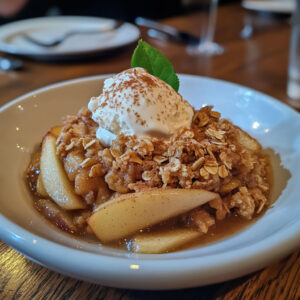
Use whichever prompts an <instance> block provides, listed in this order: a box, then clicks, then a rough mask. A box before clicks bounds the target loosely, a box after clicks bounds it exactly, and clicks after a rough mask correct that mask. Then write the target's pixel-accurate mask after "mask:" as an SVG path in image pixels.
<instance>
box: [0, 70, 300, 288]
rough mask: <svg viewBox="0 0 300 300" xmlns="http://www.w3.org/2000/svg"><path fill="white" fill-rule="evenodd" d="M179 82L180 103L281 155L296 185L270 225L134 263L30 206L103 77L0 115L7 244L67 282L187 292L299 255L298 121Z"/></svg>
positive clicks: (231, 94) (199, 84)
mask: <svg viewBox="0 0 300 300" xmlns="http://www.w3.org/2000/svg"><path fill="white" fill-rule="evenodd" d="M180 83H181V88H180V92H181V94H182V95H183V96H184V98H185V99H187V100H188V101H189V102H190V103H191V104H192V105H194V106H195V107H196V108H197V107H200V106H202V105H205V104H213V105H214V106H215V109H216V110H217V111H220V112H221V113H222V116H223V117H226V118H229V119H231V120H232V121H233V122H234V123H235V124H237V125H239V126H240V127H242V128H243V129H245V130H246V131H247V132H249V133H250V134H251V135H253V136H254V137H255V138H257V139H258V140H259V141H260V142H261V143H262V145H263V146H264V147H271V148H273V149H274V150H275V151H276V152H277V153H279V154H280V157H281V161H282V164H283V166H284V168H285V169H287V170H288V171H289V172H290V175H291V177H290V178H289V180H288V182H287V185H286V187H285V188H284V190H283V191H282V193H281V195H280V197H279V199H278V200H277V201H276V202H275V204H274V205H273V206H272V207H271V208H270V209H269V210H268V211H267V212H266V214H265V215H264V216H263V217H262V218H260V219H259V220H258V221H257V222H256V223H254V224H253V225H251V226H250V227H248V228H247V229H245V230H243V231H242V232H240V233H238V234H236V235H234V236H232V237H230V238H227V239H225V240H223V241H220V242H216V243H214V244H211V245H208V246H205V247H200V248H195V249H190V250H185V251H180V252H175V253H170V254H160V255H142V254H130V253H126V252H124V251H121V250H113V249H110V248H107V247H103V246H101V245H100V244H96V243H88V242H85V241H82V240H80V239H75V238H74V237H72V236H69V235H67V234H65V233H63V232H60V231H59V230H57V229H56V228H54V226H52V225H51V224H49V223H48V222H46V221H44V219H43V217H42V216H40V215H39V214H38V213H37V212H36V211H35V209H34V208H33V206H32V198H31V195H30V193H29V191H28V189H27V186H26V182H25V179H24V170H25V169H26V166H27V164H28V162H29V159H30V155H31V154H32V153H33V151H34V149H35V148H36V147H37V146H38V145H39V143H40V142H41V138H42V137H43V135H44V134H45V132H46V131H47V130H48V129H49V128H50V127H52V126H54V125H57V124H60V123H61V117H63V116H64V115H66V114H75V113H76V112H77V111H78V109H79V108H80V107H82V106H84V105H87V103H88V101H89V99H90V97H91V96H95V95H98V94H99V93H100V91H101V89H102V84H103V76H97V77H88V78H82V79H77V80H72V81H66V82H63V83H59V84H55V85H51V86H49V87H45V88H42V89H39V90H37V91H34V92H32V93H29V94H27V95H24V96H22V97H20V98H18V99H16V100H15V101H12V102H10V103H8V104H7V105H5V106H3V107H2V108H1V109H0V116H1V117H0V139H1V147H0V162H1V170H0V184H1V189H0V224H1V226H0V238H1V239H2V240H3V241H5V242H6V243H7V244H9V245H10V246H12V247H14V248H15V249H17V250H18V251H19V252H21V253H23V254H24V255H26V256H27V257H29V258H30V259H32V260H33V261H35V262H37V263H39V264H41V265H43V266H46V267H48V268H50V269H52V270H55V271H57V272H60V273H62V274H66V275H70V276H72V277H75V278H78V279H83V280H87V281H90V282H95V283H100V284H103V285H108V286H114V287H122V288H136V289H173V288H186V287H193V286H200V285H205V284H210V283H216V282H220V281H224V280H228V279H232V278H235V277H238V276H242V275H245V274H247V273H249V272H252V271H255V270H258V269H260V268H263V267H264V266H266V265H268V264H269V263H271V262H272V261H274V260H276V259H279V258H281V257H283V256H284V255H287V254H288V253H290V252H291V251H293V250H295V249H296V248H297V247H299V245H300V204H299V194H300V185H299V179H300V117H299V114H298V113H297V112H295V111H294V110H292V109H290V108H289V107H287V106H285V105H284V104H282V103H280V102H278V101H276V100H275V99H273V98H271V97H269V96H266V95H264V94H261V93H259V92H256V91H254V90H251V89H248V88H245V87H242V86H239V85H235V84H231V83H228V82H224V81H219V80H214V79H208V78H203V77H197V76H189V75H181V76H180ZM277 175H278V176H279V177H280V176H282V175H284V174H281V172H278V174H277ZM279 177H278V178H279Z"/></svg>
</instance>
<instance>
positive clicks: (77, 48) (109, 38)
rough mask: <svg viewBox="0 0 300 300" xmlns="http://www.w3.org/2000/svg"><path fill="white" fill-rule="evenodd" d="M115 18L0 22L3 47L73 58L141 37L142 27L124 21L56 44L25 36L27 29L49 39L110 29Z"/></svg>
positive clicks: (42, 57)
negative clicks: (2, 23) (47, 45)
mask: <svg viewBox="0 0 300 300" xmlns="http://www.w3.org/2000/svg"><path fill="white" fill-rule="evenodd" d="M115 22H116V20H113V19H106V18H98V17H80V16H56V17H42V18H33V19H26V20H21V21H16V22H11V23H7V24H5V25H2V26H0V51H3V52H6V53H10V54H17V55H23V56H28V57H31V58H34V59H39V60H56V59H60V60H61V59H70V58H73V59H74V58H82V57H85V56H90V55H96V54H98V55H100V54H104V53H109V51H112V50H116V49H118V48H121V47H125V46H127V45H130V44H133V43H135V42H136V41H137V40H138V38H139V36H140V31H139V29H138V28H137V27H136V26H135V25H132V24H130V23H124V24H123V25H122V26H121V27H119V28H117V29H116V30H114V31H112V32H103V33H96V34H95V33H89V34H76V35H72V36H70V37H68V38H67V39H66V40H65V41H64V42H63V43H61V44H59V45H57V46H54V47H41V46H38V45H35V44H33V43H31V42H29V41H27V40H26V39H24V37H22V33H26V34H27V35H30V36H32V37H33V38H36V39H39V40H41V41H44V42H47V41H52V40H55V39H57V38H59V37H61V36H62V35H64V33H66V32H69V31H73V30H80V31H84V30H87V31H90V30H97V29H99V30H101V29H108V28H111V27H113V25H114V24H115Z"/></svg>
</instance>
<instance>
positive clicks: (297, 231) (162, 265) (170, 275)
mask: <svg viewBox="0 0 300 300" xmlns="http://www.w3.org/2000/svg"><path fill="white" fill-rule="evenodd" d="M110 75H111V74H103V75H94V76H86V77H81V78H76V79H70V80H66V81H62V82H58V83H53V84H51V85H47V86H44V87H41V88H39V89H36V90H34V91H31V92H29V93H26V94H24V95H22V96H20V97H17V98H16V99H15V100H13V101H10V102H8V103H6V104H4V105H3V106H1V107H0V114H1V113H2V112H4V111H5V110H6V109H8V108H9V107H12V106H14V105H16V104H17V103H19V102H22V101H24V100H26V99H27V98H29V97H31V96H33V95H35V94H38V93H42V92H45V91H47V90H51V89H54V88H57V87H58V88H59V87H62V86H65V85H71V84H78V83H82V82H87V81H91V80H98V79H103V78H106V77H108V76H110ZM180 77H186V78H188V77H194V78H201V79H203V80H209V81H218V82H222V83H225V84H229V85H232V86H233V87H235V88H243V89H245V88H246V89H247V90H250V91H253V92H255V93H256V94H258V95H260V96H263V97H264V101H267V102H269V103H270V102H271V104H272V105H274V100H275V101H276V102H275V103H276V105H279V107H282V108H284V109H285V110H288V111H289V113H292V114H295V116H297V117H300V114H299V113H298V112H297V111H295V110H294V109H292V108H290V107H289V106H287V105H286V104H284V103H282V102H280V101H279V100H277V99H275V98H273V97H270V96H268V95H266V94H264V93H261V92H259V91H256V90H254V89H251V88H248V87H245V86H242V85H239V84H235V83H231V82H228V81H224V80H219V79H213V78H208V77H203V76H197V75H188V74H180ZM0 223H1V224H2V225H3V226H1V228H0V235H1V239H2V240H3V241H4V242H6V243H7V244H9V245H10V246H12V247H13V248H15V249H16V250H17V251H19V252H21V253H23V254H24V255H25V256H27V257H29V258H30V259H31V260H33V261H35V262H37V263H39V264H41V265H43V266H46V267H48V268H50V269H52V270H55V271H58V272H60V273H62V274H65V275H69V276H72V277H75V278H78V279H83V280H88V281H90V282H95V283H102V282H103V283H104V284H105V285H109V286H114V287H121V288H124V287H125V288H135V289H136V288H140V289H145V288H147V289H158V288H159V289H169V288H172V289H174V288H186V287H194V286H200V285H204V284H210V283H217V282H220V281H224V280H229V279H233V278H236V277H239V276H242V275H245V274H248V273H250V272H253V271H256V270H258V269H261V268H263V267H265V266H266V265H268V264H269V263H271V262H273V261H274V260H277V259H279V258H282V257H283V256H285V255H287V254H288V253H290V252H292V251H293V250H295V249H297V247H299V244H300V239H299V237H300V218H299V220H297V221H295V222H293V223H292V224H290V225H289V226H285V227H283V228H281V229H280V230H278V231H277V232H275V233H274V234H273V235H271V236H268V237H266V238H265V239H264V240H262V241H258V242H256V243H254V244H252V245H247V246H244V247H242V248H238V249H234V250H232V249H231V250H228V251H225V252H224V253H221V254H220V253H217V254H210V255H204V256H199V257H195V256H192V257H184V258H178V257H175V258H167V259H165V258H164V257H165V256H166V255H168V254H159V255H155V254H152V255H147V254H142V255H141V254H138V255H137V254H135V255H127V256H125V255H124V256H122V257H116V256H106V255H103V254H97V253H92V252H88V251H83V250H80V249H74V248H72V247H68V246H65V245H62V244H59V243H56V242H54V241H50V240H48V239H46V238H43V237H41V236H38V235H36V234H34V233H32V232H30V231H28V230H26V229H24V228H22V227H21V226H19V225H17V224H15V223H14V222H12V221H10V220H9V219H8V218H6V217H5V216H4V215H2V214H1V213H0ZM34 241H35V242H34ZM33 243H34V244H38V245H39V247H32V245H33ZM40 249H51V251H49V256H48V258H47V259H46V260H45V258H44V256H43V255H42V254H41V251H40ZM241 249H243V250H245V251H240V250H241ZM61 253H64V255H63V256H62V257H61ZM146 256H147V257H148V259H144V258H145V257H146ZM78 257H80V261H79V260H77V261H76V262H75V263H74V259H75V258H78ZM50 261H51V262H52V263H50ZM53 261H55V263H53ZM170 262H173V264H171V263H170ZM132 265H138V266H139V267H138V269H135V270H132V269H131V266H132ZM74 267H75V268H76V267H80V268H81V270H80V271H81V272H82V275H78V274H76V275H74V273H72V272H71V271H70V270H74ZM158 269H159V276H158V274H157V272H158ZM241 269H243V270H242V271H241ZM229 270H230V271H229ZM89 271H91V274H90V276H89V274H88V272H89ZM99 271H100V272H101V273H102V277H101V276H99V278H100V281H98V280H96V279H95V278H96V277H95V276H96V275H97V274H99ZM105 272H107V274H109V275H110V276H113V275H116V274H117V273H118V276H116V277H115V279H112V278H110V280H108V281H107V280H105V278H103V273H105ZM116 272H117V273H116ZM129 272H130V275H128V274H129ZM199 272H200V273H201V274H205V273H207V274H209V276H208V278H207V279H206V280H205V279H204V280H203V278H202V279H201V281H200V282H199V276H200V275H199ZM225 273H226V274H225ZM122 276H123V277H124V276H126V277H127V278H126V280H127V281H126V282H125V283H122V282H120V279H119V278H121V277H122ZM179 277H180V278H183V277H185V280H182V282H178V280H177V285H176V286H174V285H172V283H170V281H172V280H175V281H176V279H177V278H179ZM146 279H148V280H150V282H149V283H146V282H144V283H143V282H142V280H144V281H147V280H146ZM137 282H139V283H140V284H141V285H140V286H137Z"/></svg>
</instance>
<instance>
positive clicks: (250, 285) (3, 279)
mask: <svg viewBox="0 0 300 300" xmlns="http://www.w3.org/2000/svg"><path fill="white" fill-rule="evenodd" d="M0 253H1V258H0V270H1V273H0V300H9V299H47V300H48V299H49V300H53V299H55V300H56V299H57V300H58V299H61V300H63V299H72V300H81V299H89V300H94V299H122V300H125V299H149V300H150V299H187V300H188V299H200V300H201V299H205V300H206V299H219V300H221V299H224V300H225V299H253V300H256V299H264V300H274V299H282V300H289V299H291V300H293V299H295V300H296V299H299V297H300V251H298V252H295V253H294V254H292V255H290V256H289V257H287V258H285V259H284V260H282V261H280V262H278V263H275V264H273V265H271V266H269V267H268V268H266V269H264V270H262V271H259V272H256V273H254V274H251V275H248V276H245V277H241V278H239V279H236V280H231V281H227V282H225V283H220V284H215V285H210V286H205V287H200V288H193V289H183V290H176V291H136V290H125V289H114V288H109V287H103V286H99V285H95V284H90V283H87V282H83V281H79V280H75V279H72V278H69V277H66V276H63V275H59V274H58V273H55V272H52V271H49V270H47V269H46V268H43V267H41V266H39V265H37V264H35V263H34V262H31V261H30V260H28V259H27V258H25V257H24V256H23V255H21V254H19V253H18V252H16V251H15V250H13V249H11V248H9V246H7V245H6V244H4V243H1V244H0Z"/></svg>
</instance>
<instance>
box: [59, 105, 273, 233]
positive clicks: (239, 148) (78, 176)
mask: <svg viewBox="0 0 300 300" xmlns="http://www.w3.org/2000/svg"><path fill="white" fill-rule="evenodd" d="M96 130H97V124H96V123H94V121H93V120H92V119H91V116H90V112H89V111H88V110H87V109H82V110H80V111H79V113H78V116H68V117H66V118H65V120H64V126H63V128H62V130H61V132H60V135H59V137H58V139H57V142H56V143H57V148H56V151H57V154H58V155H59V157H60V158H61V160H62V161H63V165H64V168H65V170H66V173H67V175H68V178H69V180H70V181H71V182H72V183H74V189H75V193H76V194H78V195H80V196H81V197H83V199H84V200H85V202H86V203H87V204H88V205H91V206H92V207H93V206H96V205H99V204H100V203H103V202H105V201H107V200H108V199H111V197H112V195H118V194H124V193H131V192H138V191H144V190H146V189H152V188H183V189H205V190H208V191H213V192H216V193H219V194H220V196H221V198H219V199H216V200H213V201H210V202H209V204H208V205H207V206H204V207H203V208H201V209H200V210H196V211H193V212H191V213H190V214H189V215H188V216H185V218H188V222H187V223H188V224H192V225H193V226H196V227H197V228H199V229H200V230H201V231H202V232H207V230H208V228H209V227H210V226H212V225H213V224H214V223H215V221H216V219H218V220H221V219H223V218H225V217H226V215H228V214H231V213H235V214H238V215H240V216H242V217H244V218H247V219H251V218H252V217H253V216H254V215H256V214H259V213H260V212H261V211H262V209H263V208H264V206H265V205H266V203H267V198H268V193H269V161H268V158H267V157H266V156H265V155H264V154H263V153H262V151H261V147H260V145H259V144H258V142H257V141H256V140H254V139H253V138H251V137H250V136H248V135H247V134H246V133H245V132H244V131H242V130H241V129H240V128H238V127H236V126H234V125H233V124H232V123H231V122H229V121H228V120H225V119H221V118H220V113H218V112H216V111H213V110H212V107H211V106H207V107H204V108H202V109H200V110H198V111H195V114H194V118H193V122H192V126H191V129H183V130H181V131H179V132H177V134H175V135H174V136H172V137H171V138H170V139H157V138H149V137H137V136H124V135H119V136H118V138H117V139H116V140H114V141H113V144H112V146H111V147H109V148H106V147H103V146H102V145H101V144H100V142H99V140H98V139H97V138H96Z"/></svg>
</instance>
